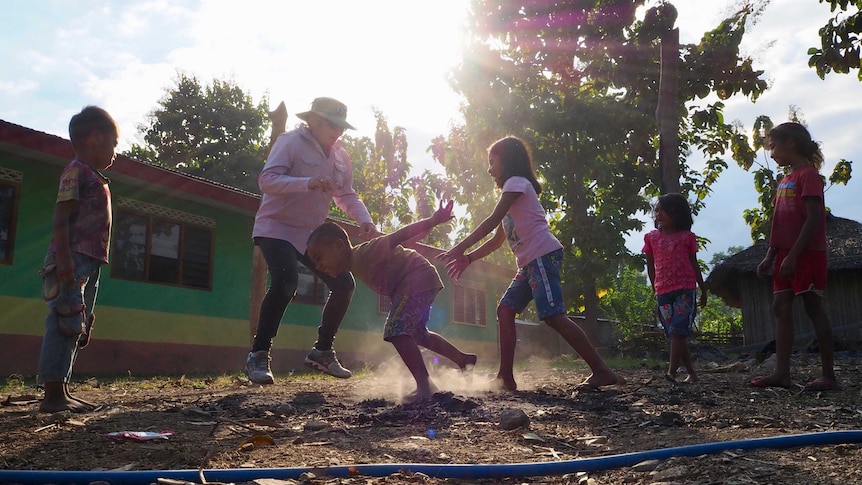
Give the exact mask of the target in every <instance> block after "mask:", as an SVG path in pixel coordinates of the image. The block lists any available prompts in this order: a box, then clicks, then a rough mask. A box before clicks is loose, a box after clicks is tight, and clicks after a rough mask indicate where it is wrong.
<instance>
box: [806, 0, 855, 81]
mask: <svg viewBox="0 0 862 485" xmlns="http://www.w3.org/2000/svg"><path fill="white" fill-rule="evenodd" d="M819 2H820V3H828V4H829V6H830V11H831V12H833V13H835V11H836V10H838V11H839V12H838V13H836V14H835V16H834V17H832V18H831V19H829V21H828V22H826V25H824V26H823V27H821V28H820V30H819V31H818V32H817V33H818V34H820V47H812V48H810V49H808V55H809V56H810V57H809V59H808V65H809V66H811V67H813V68H814V69H815V70H816V71H817V75H818V76H820V79H824V78H825V77H826V75H827V74H829V73H830V72H837V73H842V74H847V73H849V72H850V71H851V70H853V69H857V70H858V71H859V72H857V73H856V76H857V77H858V79H859V80H860V81H862V62H860V55H859V49H860V46H862V0H855V1H852V0H819ZM854 8H855V12H853V9H854Z"/></svg>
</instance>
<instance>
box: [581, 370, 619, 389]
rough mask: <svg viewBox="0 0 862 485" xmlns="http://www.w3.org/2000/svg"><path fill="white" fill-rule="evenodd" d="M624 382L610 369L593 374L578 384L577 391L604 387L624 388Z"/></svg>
mask: <svg viewBox="0 0 862 485" xmlns="http://www.w3.org/2000/svg"><path fill="white" fill-rule="evenodd" d="M625 383H626V380H625V379H624V378H623V377H622V376H620V375H617V374H614V373H613V371H611V370H610V369H606V370H602V371H598V372H593V373H592V374H590V377H587V380H585V381H584V382H582V383H580V384H579V385H578V387H577V389H580V390H598V389H599V388H601V387H604V386H624V385H625Z"/></svg>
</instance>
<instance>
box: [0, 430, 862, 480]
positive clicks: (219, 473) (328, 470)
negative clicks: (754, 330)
mask: <svg viewBox="0 0 862 485" xmlns="http://www.w3.org/2000/svg"><path fill="white" fill-rule="evenodd" d="M841 443H862V430H854V431H825V432H821V433H806V434H798V435H785V436H774V437H771V438H754V439H747V440H737V441H719V442H714V443H704V444H698V445H688V446H677V447H674V448H663V449H659V450H651V451H641V452H636V453H624V454H621V455H611V456H602V457H596V458H582V459H577V460H568V461H551V462H539V463H511V464H433V463H385V464H365V465H341V466H331V467H323V468H313V467H290V468H241V469H219V470H203V472H202V473H203V476H204V477H205V478H206V480H207V481H215V482H226V483H229V482H249V481H252V480H257V479H261V478H275V479H281V480H286V479H297V478H299V477H300V475H302V474H303V473H305V472H311V473H314V474H316V475H318V476H323V475H326V476H332V477H351V476H368V477H385V476H389V475H392V474H395V473H398V472H401V471H407V472H409V473H417V472H420V473H424V474H425V475H428V476H430V477H434V478H460V479H480V478H507V477H511V478H520V477H536V476H547V475H563V474H566V473H574V472H579V471H584V472H592V471H600V470H610V469H613V468H622V467H626V466H632V465H635V464H637V463H640V462H641V461H645V460H665V459H668V458H671V457H674V456H700V455H705V454H714V453H721V452H722V451H727V450H754V449H759V448H773V449H783V448H796V447H801V446H817V445H836V444H841ZM200 473H201V472H199V471H198V470H145V471H63V470H0V483H16V484H18V483H20V484H41V483H62V484H88V483H90V482H95V481H103V482H109V483H116V484H128V485H136V484H141V485H147V484H149V483H154V482H156V481H157V480H158V479H159V478H169V479H174V480H185V481H187V482H197V481H198V480H199V479H200Z"/></svg>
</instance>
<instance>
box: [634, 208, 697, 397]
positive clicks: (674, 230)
mask: <svg viewBox="0 0 862 485" xmlns="http://www.w3.org/2000/svg"><path fill="white" fill-rule="evenodd" d="M653 218H654V220H655V227H656V229H655V230H653V231H650V232H649V233H647V234H646V235H645V236H644V247H643V252H644V253H645V254H646V259H647V273H648V274H649V279H650V282H651V283H652V287H653V292H655V296H656V302H657V303H658V316H659V319H660V321H661V324H662V326H663V327H664V331H665V334H666V335H667V336H668V338H669V339H670V366H669V368H668V371H667V373H666V374H665V377H666V378H667V379H668V380H669V381H674V382H676V370H677V368H678V367H679V365H680V364H682V365H683V366H685V369H686V371H687V372H688V377H686V379H685V381H684V382H696V381H697V373H696V372H695V370H694V366H693V365H692V363H691V354H690V352H689V350H688V338H689V337H691V335H692V330H691V326H692V323H693V322H694V317H695V316H697V306H696V304H695V301H696V298H697V288H696V286H695V285H697V287H699V288H700V306H701V307H704V306H706V288H705V287H704V285H703V276H702V275H701V273H700V266H699V265H698V263H697V237H696V236H695V235H694V233H693V232H691V226H692V224H693V221H692V217H691V208H690V207H689V205H688V201H687V200H686V199H685V197H683V196H682V195H680V194H665V195H662V196H661V197H659V198H658V202H657V203H656V205H655V208H654V209H653Z"/></svg>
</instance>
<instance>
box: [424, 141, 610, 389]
mask: <svg viewBox="0 0 862 485" xmlns="http://www.w3.org/2000/svg"><path fill="white" fill-rule="evenodd" d="M488 173H489V174H491V177H493V178H494V182H496V184H497V186H498V187H500V188H501V189H502V194H501V196H500V200H499V201H497V206H496V207H495V208H494V212H493V213H492V214H491V215H490V216H488V217H487V218H485V220H484V221H482V223H481V224H479V226H478V227H476V229H474V230H473V232H471V233H470V235H469V236H467V237H466V238H465V239H464V240H463V241H461V242H460V243H458V244H457V245H456V246H455V247H453V248H452V249H450V250H449V251H447V252H446V253H443V254H441V255H440V256H438V258H439V259H441V260H443V261H446V269H447V273H448V274H449V277H451V278H453V279H458V278H459V277H460V276H461V273H463V272H464V270H465V269H467V266H469V265H470V263H472V262H473V261H476V260H477V259H481V258H483V257H485V256H487V255H488V254H491V253H492V252H494V251H496V250H497V248H499V247H500V246H501V245H502V244H503V240H504V239H505V240H507V241H508V242H509V247H510V248H512V252H514V253H515V259H516V260H517V263H518V272H517V274H515V277H514V278H513V279H512V283H511V284H510V285H509V288H508V289H507V290H506V293H505V294H504V295H503V297H502V298H501V299H500V303H499V305H498V306H497V320H498V322H499V325H500V370H499V372H498V373H497V377H496V379H495V380H494V386H495V387H498V388H501V389H508V390H511V391H514V390H516V389H517V388H518V384H517V383H516V382H515V377H514V374H513V370H512V367H513V364H514V359H515V342H516V335H515V315H517V314H518V313H521V312H522V311H523V310H524V308H526V307H527V304H529V303H530V301H531V300H535V302H536V309H537V310H538V312H539V318H541V319H542V321H544V322H545V323H546V324H548V326H550V327H551V328H553V329H554V330H556V331H557V333H559V334H560V335H561V336H562V337H563V338H564V339H565V340H566V342H568V344H569V345H570V346H571V347H572V349H574V350H575V351H576V352H577V353H578V354H579V355H580V356H581V357H582V358H583V359H584V361H585V362H586V363H587V365H589V366H590V370H591V371H592V374H591V375H590V376H589V377H588V378H587V379H586V380H585V381H584V382H583V383H581V384H580V385H579V386H578V387H577V389H578V390H597V389H598V388H599V387H600V386H611V385H614V384H623V383H624V382H625V381H624V379H623V378H622V377H620V376H617V375H616V374H614V372H613V371H611V370H610V368H608V366H607V364H605V362H604V360H602V358H601V356H600V355H599V354H598V352H597V351H596V349H595V347H593V345H592V344H591V343H590V341H589V339H588V338H587V336H586V334H584V331H583V330H581V327H579V326H578V325H577V324H575V322H573V321H572V320H570V319H569V317H568V316H567V315H566V305H565V302H564V301H563V297H562V293H563V290H562V285H561V284H560V272H561V269H562V263H563V245H562V244H560V241H558V240H557V238H556V237H554V235H553V234H552V233H551V230H550V228H549V227H548V221H547V220H546V219H545V210H544V208H543V207H542V205H541V204H540V203H539V196H538V194H539V193H541V191H542V186H541V185H540V184H539V182H538V180H536V174H535V173H534V172H533V166H532V162H531V160H530V153H529V150H528V149H527V146H526V145H525V144H524V142H523V141H521V140H520V139H518V138H515V137H512V136H509V137H506V138H502V139H500V140H498V141H496V142H495V143H494V144H492V145H491V147H490V148H489V149H488ZM493 230H496V232H495V233H494V236H493V237H492V238H491V239H489V240H487V241H486V242H485V243H484V244H482V245H481V246H480V247H479V248H477V249H476V250H474V251H472V252H470V253H467V254H465V253H464V251H466V250H467V249H469V248H470V247H471V246H473V245H474V244H476V243H478V242H479V241H481V240H482V238H484V237H485V236H487V235H488V234H490V233H491V231H493Z"/></svg>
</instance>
